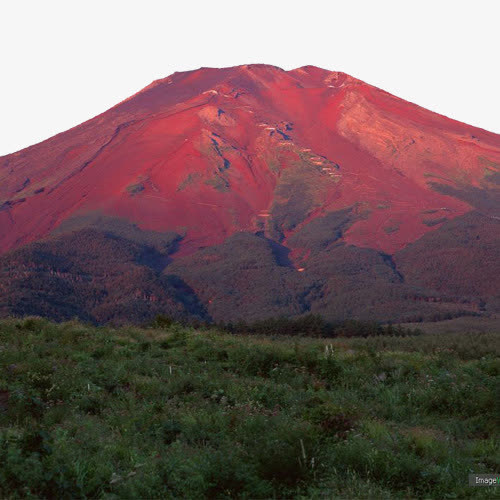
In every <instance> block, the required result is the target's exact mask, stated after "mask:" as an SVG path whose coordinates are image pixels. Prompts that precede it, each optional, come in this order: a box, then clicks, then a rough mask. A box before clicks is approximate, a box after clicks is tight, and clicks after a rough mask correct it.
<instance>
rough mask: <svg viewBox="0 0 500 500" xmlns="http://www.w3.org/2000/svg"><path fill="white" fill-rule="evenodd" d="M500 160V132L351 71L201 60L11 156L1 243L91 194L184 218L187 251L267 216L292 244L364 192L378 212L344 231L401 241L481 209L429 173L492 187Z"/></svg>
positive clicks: (364, 207)
mask: <svg viewBox="0 0 500 500" xmlns="http://www.w3.org/2000/svg"><path fill="white" fill-rule="evenodd" d="M499 165H500V137H499V136H498V135H495V134H492V133H488V132H485V131H484V130H480V129H476V128H473V127H470V126H467V125H464V124H461V123H458V122H455V121H453V120H450V119H448V118H445V117H443V116H439V115H437V114H434V113H431V112H429V111H426V110H424V109H422V108H419V107H418V106H415V105H413V104H410V103H407V102H405V101H402V100H400V99H397V98H396V97H393V96H391V95H389V94H387V93H386V92H384V91H382V90H379V89H377V88H374V87H372V86H370V85H367V84H365V83H363V82H361V81H359V80H356V79H354V78H352V77H350V76H348V75H345V74H343V73H337V72H329V71H325V70H322V69H319V68H315V67H309V66H307V67H304V68H299V69H296V70H293V71H288V72H286V71H283V70H281V69H279V68H276V67H272V66H266V65H248V66H240V67H234V68H226V69H210V68H203V69H200V70H197V71H192V72H186V73H175V74H174V75H172V76H170V77H168V78H165V79H163V80H159V81H157V82H154V83H153V84H151V85H149V86H148V87H146V88H145V89H144V90H142V91H141V92H139V93H138V94H136V95H134V96H133V97H131V98H130V99H128V100H126V101H124V102H122V103H120V104H119V105H117V106H115V107H114V108H112V109H111V110H109V111H107V112H105V113H103V114H102V115H100V116H98V117H96V118H94V119H92V120H90V121H88V122H86V123H84V124H82V125H80V126H78V127H75V128H73V129H71V130H69V131H67V132H64V133H62V134H59V135H57V136H55V137H53V138H51V139H49V140H47V141H45V142H43V143H40V144H37V145H35V146H32V147H30V148H27V149H25V150H22V151H20V152H18V153H14V154H12V155H8V156H6V157H3V158H1V159H0V179H1V182H0V204H1V207H2V208H1V211H0V227H1V228H2V231H1V232H0V249H1V250H2V251H6V250H9V249H11V248H16V247H18V246H20V245H22V244H24V243H27V242H29V241H32V240H36V239H39V238H41V237H43V236H45V235H47V234H48V233H49V232H50V231H52V230H53V229H54V228H56V227H57V226H58V225H59V224H60V223H61V222H62V221H63V220H65V219H67V218H68V217H71V216H72V215H74V214H77V213H82V212H86V211H90V210H92V211H95V210H99V211H102V212H103V213H106V214H110V215H119V216H123V217H126V218H128V219H130V220H131V221H134V222H136V223H138V225H139V226H140V227H141V228H145V229H153V230H167V229H168V230H175V231H178V232H180V233H182V234H185V239H184V242H183V243H182V245H181V246H182V249H183V253H185V252H189V251H192V250H193V249H196V248H198V247H200V246H206V245H212V244H215V243H220V242H221V241H222V240H223V239H224V238H225V237H227V236H229V235H230V234H232V233H234V232H236V231H240V230H244V231H257V230H258V229H260V228H262V227H265V228H266V230H267V231H268V232H269V234H272V233H273V231H275V232H276V231H277V232H280V233H281V234H282V235H283V236H284V238H285V240H284V241H285V244H286V241H287V238H288V237H289V236H290V235H291V234H293V233H294V232H295V230H296V229H297V228H298V227H300V226H301V225H304V224H306V223H308V222H309V221H311V220H313V219H314V218H316V217H319V216H322V215H324V214H325V213H327V212H329V211H333V210H339V209H342V208H345V207H348V206H352V205H354V204H356V206H357V207H358V210H360V211H363V212H364V213H365V214H366V216H365V218H364V219H363V220H360V221H358V222H356V223H355V224H354V225H353V226H352V227H351V228H350V229H349V230H348V231H347V233H346V235H345V241H347V242H348V243H352V244H355V245H357V246H361V247H371V248H375V249H379V250H382V251H384V252H387V253H393V252H395V251H397V250H399V249H401V248H403V247H404V246H406V245H407V244H408V243H410V242H413V241H415V240H417V239H418V238H420V237H421V236H422V235H423V234H425V233H427V232H429V231H434V230H436V229H437V228H438V227H439V226H440V222H442V221H444V220H445V219H452V218H454V217H457V216H459V215H462V214H464V213H466V212H468V211H470V210H471V209H472V207H471V204H470V203H468V202H467V201H465V200H463V199H462V200H460V199H458V198H455V197H450V196H448V195H446V194H443V193H441V192H439V191H438V190H435V189H432V188H430V185H431V184H430V183H431V182H436V183H439V184H443V185H446V186H451V187H453V188H456V189H461V188H463V187H466V188H467V189H469V188H473V187H475V188H479V187H481V186H482V185H483V184H484V183H485V182H487V180H488V176H491V175H492V174H493V175H495V174H497V173H498V172H499ZM294 193H297V195H298V196H299V197H300V198H301V202H302V204H303V207H301V208H300V209H298V210H297V212H298V213H296V214H295V213H294V214H293V215H290V214H289V213H288V212H290V210H288V208H287V204H288V203H290V199H291V197H293V196H294ZM299 193H300V194H299ZM497 215H498V214H497ZM433 221H435V222H436V224H433ZM294 250H295V251H296V253H297V252H299V251H300V249H294Z"/></svg>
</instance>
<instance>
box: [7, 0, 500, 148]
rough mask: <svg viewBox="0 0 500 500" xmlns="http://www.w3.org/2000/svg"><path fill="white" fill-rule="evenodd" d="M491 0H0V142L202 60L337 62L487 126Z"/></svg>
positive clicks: (17, 140)
mask: <svg viewBox="0 0 500 500" xmlns="http://www.w3.org/2000/svg"><path fill="white" fill-rule="evenodd" d="M499 18H500V1H498V0H474V1H472V0H468V1H461V0H454V1H448V0H433V1H428V0H418V1H416V0H415V1H403V0H398V1H392V0H377V1H373V0H367V1H361V0H348V1H347V0H343V1H337V0H307V1H306V0H300V1H295V0H287V1H285V0H283V1H274V2H273V1H271V0H265V1H263V0H246V1H245V2H242V1H238V0H232V1H226V0H211V1H210V0H203V1H199V0H196V1H195V0H164V1H155V0H140V1H139V0H138V1H134V2H129V1H127V0H120V1H116V0H100V1H94V0H85V1H80V0H64V1H60V0H43V1H41V0H15V1H14V0H12V1H9V0H0V64H1V66H0V67H1V68H2V69H1V74H0V155H5V154H8V153H12V152H15V151H17V150H20V149H22V148H24V147H27V146H30V145H32V144H34V143H37V142H40V141H41V140H44V139H47V138H49V137H51V136H53V135H55V134H57V133H59V132H62V131H64V130H67V129H68V128H71V127H73V126H75V125H78V124H79V123H81V122H83V121H85V120H87V119H89V118H92V117H93V116H95V115H97V114H99V113H101V112H103V111H105V110H106V109H108V108H110V107H111V106H113V105H115V104H116V103H118V102H120V101H122V100H123V99H125V98H127V97H129V96H130V95H132V94H134V93H135V92H137V91H138V90H140V89H141V88H143V87H145V86H146V85H148V84H149V83H150V82H152V81H153V80H156V79H158V78H164V77H166V76H168V75H169V74H171V73H173V72H175V71H186V70H191V69H196V68H199V67H202V66H209V67H225V66H235V65H240V64H249V63H267V64H273V65H275V66H279V67H281V68H283V69H286V70H289V69H293V68H297V67H300V66H304V65H308V64H311V65H315V66H319V67H322V68H326V69H329V70H332V71H343V72H345V73H348V74H350V75H352V76H355V77H356V78H359V79H361V80H364V81H366V82H368V83H370V84H372V85H375V86H377V87H380V88H383V89H384V90H387V91H388V92H391V93H392V94H395V95H397V96H399V97H401V98H404V99H406V100H408V101H411V102H414V103H416V104H419V105H421V106H423V107H425V108H428V109H431V110H432V111H436V112H438V113H441V114H444V115H446V116H449V117H451V118H454V119H456V120H460V121H463V122H465V123H469V124H471V125H475V126H478V127H481V128H484V129H486V130H490V131H492V132H496V133H500V97H499V88H500V65H499V64H498V60H499V52H500V30H499V29H498V20H499Z"/></svg>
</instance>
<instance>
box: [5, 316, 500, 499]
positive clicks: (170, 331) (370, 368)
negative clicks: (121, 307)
mask: <svg viewBox="0 0 500 500" xmlns="http://www.w3.org/2000/svg"><path fill="white" fill-rule="evenodd" d="M499 354H500V334H499V333H496V332H492V333H484V332H483V333H474V334H472V333H443V334H435V333H422V334H420V335H410V336H387V335H379V336H376V337H367V338H343V337H335V338H311V337H304V336H301V335H296V336H293V337H286V336H285V337H284V336H259V335H231V334H229V333H225V332H221V331H218V330H217V329H214V328H208V327H204V328H202V327H200V328H193V327H187V326H181V325H179V324H176V323H173V324H168V325H164V326H163V327H162V328H158V327H157V328H153V327H150V328H137V327H120V328H111V327H93V326H88V325H85V324H82V323H78V322H76V321H72V322H66V323H59V324H57V323H51V322H49V321H48V320H44V319H40V318H25V319H8V320H2V321H0V497H2V498H179V497H182V498H228V497H238V498H319V497H322V498H323V497H327V498H436V499H444V498H500V488H494V487H492V488H470V487H469V486H468V474H469V473H472V472H474V473H499V472H500V451H499V446H498V443H499V425H498V423H499V421H500V400H499V394H500V384H499V371H500V363H499V358H500V357H499Z"/></svg>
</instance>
